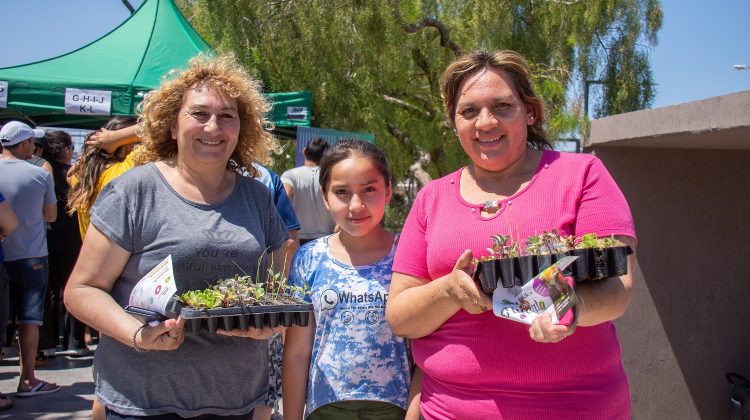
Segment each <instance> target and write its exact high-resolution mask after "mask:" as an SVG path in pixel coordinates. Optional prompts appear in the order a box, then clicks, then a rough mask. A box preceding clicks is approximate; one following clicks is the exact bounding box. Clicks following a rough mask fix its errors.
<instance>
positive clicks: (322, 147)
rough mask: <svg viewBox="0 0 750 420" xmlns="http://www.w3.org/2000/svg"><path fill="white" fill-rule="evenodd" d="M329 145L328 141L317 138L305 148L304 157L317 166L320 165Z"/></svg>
mask: <svg viewBox="0 0 750 420" xmlns="http://www.w3.org/2000/svg"><path fill="white" fill-rule="evenodd" d="M328 147H329V145H328V142H327V141H326V139H324V138H322V137H316V138H314V139H312V140H310V142H309V143H307V146H305V150H304V151H303V152H304V155H305V159H307V160H309V161H310V162H315V164H316V165H320V159H322V158H323V154H324V153H325V152H326V149H328Z"/></svg>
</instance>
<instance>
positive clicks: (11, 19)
mask: <svg viewBox="0 0 750 420" xmlns="http://www.w3.org/2000/svg"><path fill="white" fill-rule="evenodd" d="M129 1H130V4H132V5H133V6H134V7H136V8H137V7H138V6H139V5H140V4H141V2H142V0H129ZM662 7H663V9H664V25H663V26H662V29H661V31H660V32H659V45H658V46H657V47H656V48H654V49H653V50H652V51H651V63H652V66H653V72H654V80H655V81H656V83H657V95H656V100H655V101H654V104H653V106H654V107H660V106H667V105H674V104H678V103H682V102H688V101H693V100H698V99H704V98H709V97H712V96H718V95H723V94H726V93H732V92H739V91H743V90H750V70H741V71H738V70H735V69H734V68H733V67H732V66H733V65H734V64H747V65H750V0H713V1H708V0H663V1H662ZM0 8H1V10H2V15H3V33H4V34H5V36H4V40H3V42H2V47H1V48H0V67H8V66H12V65H18V64H25V63H29V62H33V61H38V60H42V59H45V58H49V57H54V56H57V55H60V54H64V53H66V52H69V51H71V50H74V49H76V48H79V47H81V46H83V45H85V44H87V43H89V42H91V41H94V40H96V39H97V38H99V37H100V36H102V35H104V34H105V33H107V32H109V31H110V30H112V29H113V28H115V27H116V26H117V25H118V24H119V23H120V22H122V21H123V20H124V19H126V18H127V17H128V15H129V11H128V9H127V8H126V7H125V6H124V5H123V3H122V0H64V1H61V0H2V2H1V3H0ZM9 34H14V35H9ZM10 39H13V41H9V40H10Z"/></svg>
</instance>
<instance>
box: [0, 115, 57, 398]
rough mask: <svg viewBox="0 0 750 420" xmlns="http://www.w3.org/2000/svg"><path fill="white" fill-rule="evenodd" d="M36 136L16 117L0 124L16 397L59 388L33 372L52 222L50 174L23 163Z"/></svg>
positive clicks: (54, 208)
mask: <svg viewBox="0 0 750 420" xmlns="http://www.w3.org/2000/svg"><path fill="white" fill-rule="evenodd" d="M41 136H44V130H40V129H33V128H31V127H29V126H28V125H26V124H24V123H22V122H19V121H11V122H9V123H7V124H5V125H4V126H3V128H2V129H0V142H1V143H2V145H3V154H2V157H0V192H1V193H2V194H3V195H4V196H5V197H6V198H7V199H8V202H9V203H10V206H11V208H12V209H13V212H14V213H16V215H17V216H18V227H17V229H16V230H15V231H14V232H13V233H11V234H10V235H8V237H7V238H6V239H5V242H4V243H3V250H4V251H5V268H6V270H7V272H8V277H9V279H10V300H11V302H12V304H13V305H14V306H15V308H16V315H17V323H18V324H19V334H18V347H19V352H20V354H21V357H20V359H21V375H20V378H19V383H18V389H17V391H18V392H17V393H16V396H17V397H33V396H36V395H42V394H49V393H51V392H55V391H59V390H60V386H59V385H57V384H53V383H47V382H45V381H43V380H41V379H38V378H37V377H36V376H35V375H34V367H35V366H34V359H35V357H36V353H37V347H38V343H39V326H41V325H42V322H43V319H44V296H45V294H46V291H47V281H48V276H49V265H48V261H47V238H46V229H45V225H44V223H45V222H50V223H51V222H54V221H55V219H56V218H57V205H56V203H57V199H56V197H55V189H54V186H53V184H52V176H51V175H50V174H49V172H47V171H45V170H44V169H42V168H40V167H38V166H34V165H32V164H30V163H28V162H26V159H29V158H30V157H31V156H32V154H33V152H34V138H35V137H41Z"/></svg>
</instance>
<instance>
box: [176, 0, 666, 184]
mask: <svg viewBox="0 0 750 420" xmlns="http://www.w3.org/2000/svg"><path fill="white" fill-rule="evenodd" d="M178 4H179V5H180V7H181V8H182V10H183V13H184V14H185V15H186V16H187V17H188V19H190V20H191V23H192V24H193V26H195V28H196V29H197V30H198V31H199V32H200V33H201V34H202V35H203V36H204V37H205V39H206V40H207V41H208V42H209V43H210V44H211V45H212V46H214V47H215V48H216V49H217V50H219V51H222V52H224V51H233V52H234V53H235V54H236V55H237V56H238V58H239V59H240V60H241V62H242V63H243V64H245V65H246V66H247V67H248V68H249V69H250V70H251V71H252V72H253V73H254V74H255V75H256V76H257V77H259V78H260V79H261V80H263V82H264V83H265V87H266V89H268V90H269V91H278V92H281V91H294V90H310V91H312V92H313V109H314V115H315V125H318V126H320V127H328V128H336V129H341V130H347V131H367V132H371V133H375V135H376V137H377V139H378V144H380V145H381V146H382V147H383V148H384V149H385V150H386V151H387V153H388V157H389V159H390V161H391V164H392V165H393V167H394V172H395V173H396V174H397V176H400V177H403V176H404V175H405V174H406V172H407V169H408V167H409V166H410V165H411V164H412V163H413V162H414V161H416V160H417V159H418V157H419V153H420V152H426V153H429V154H430V157H431V159H432V161H431V164H430V166H429V168H428V171H429V172H430V173H431V174H432V175H433V176H439V175H444V174H446V173H448V172H450V171H453V170H455V169H456V168H457V167H459V166H460V165H462V164H465V163H466V162H465V157H464V154H463V153H461V151H460V145H459V144H458V142H457V140H456V139H455V135H454V134H453V133H452V132H451V130H449V129H448V127H447V126H446V124H445V115H444V113H443V111H442V102H441V97H440V77H441V74H442V71H443V69H445V67H446V66H447V64H448V63H449V62H450V61H451V60H453V59H454V58H455V57H456V56H457V54H460V53H461V52H466V51H471V50H475V49H486V50H492V49H513V50H516V51H518V52H520V53H521V54H523V55H524V56H525V57H526V58H527V59H528V60H529V62H530V64H531V65H532V69H533V73H534V79H533V82H534V86H535V88H536V90H537V93H538V94H539V95H540V96H541V97H543V98H544V99H545V102H546V105H547V108H548V111H549V116H548V122H547V126H546V127H547V130H548V133H549V134H550V137H551V138H553V139H554V138H555V137H556V136H559V135H561V134H564V133H570V132H572V131H574V130H576V129H577V128H578V127H579V121H580V120H581V118H580V117H581V115H580V114H581V112H580V110H581V106H580V102H581V100H579V98H580V97H581V96H582V94H583V92H578V91H576V90H577V89H578V90H581V88H580V86H583V85H584V83H583V81H585V80H601V81H603V82H604V84H603V85H602V86H603V88H602V89H601V91H602V94H601V95H600V96H599V97H598V98H597V100H596V101H594V109H595V113H596V115H597V116H603V115H609V114H614V113H620V112H627V111H632V110H636V109H641V108H644V107H647V106H649V104H650V103H651V101H652V98H653V96H654V85H653V81H652V76H651V70H650V66H649V63H648V60H647V58H648V51H649V48H650V46H653V45H654V44H655V43H656V33H657V31H658V30H659V28H660V27H661V24H662V11H661V6H660V4H659V2H658V1H657V0H567V1H563V0H453V1H447V0H335V1H334V0H330V1H328V0H241V1H240V0H182V1H180V2H178Z"/></svg>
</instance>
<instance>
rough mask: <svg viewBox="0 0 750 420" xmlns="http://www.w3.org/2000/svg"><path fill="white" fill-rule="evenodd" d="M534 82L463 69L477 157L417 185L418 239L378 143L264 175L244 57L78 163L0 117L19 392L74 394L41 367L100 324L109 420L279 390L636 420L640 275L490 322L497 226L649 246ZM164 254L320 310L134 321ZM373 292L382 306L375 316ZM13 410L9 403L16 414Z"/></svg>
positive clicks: (240, 406)
mask: <svg viewBox="0 0 750 420" xmlns="http://www.w3.org/2000/svg"><path fill="white" fill-rule="evenodd" d="M530 77H531V70H530V68H529V66H528V64H527V63H526V61H525V60H524V59H523V57H521V56H520V55H518V54H517V53H515V52H512V51H496V52H492V53H486V52H476V53H470V54H466V55H464V56H462V57H460V58H458V59H457V60H455V61H454V62H453V63H452V64H451V65H450V66H449V67H448V69H447V70H446V71H445V73H444V76H443V81H442V93H443V99H444V105H445V111H446V117H447V124H448V126H450V127H451V128H453V130H454V133H455V136H456V137H457V139H458V140H457V141H459V142H460V144H461V146H462V148H463V150H464V152H465V153H466V155H467V157H468V160H467V161H468V162H469V164H468V165H467V166H465V167H463V168H461V169H459V170H458V171H456V172H454V173H452V174H449V175H447V176H445V177H443V178H440V179H438V180H435V181H433V182H431V183H429V184H428V185H427V186H425V188H424V189H423V190H422V191H421V192H420V193H419V194H418V196H417V199H416V201H415V202H414V205H413V207H412V209H411V211H410V213H409V216H408V218H407V220H406V224H405V225H404V227H403V231H402V232H390V231H388V230H387V229H385V228H384V227H383V226H384V224H383V218H384V215H385V209H386V206H387V205H388V203H389V202H390V200H391V197H392V194H393V190H392V183H393V176H392V174H391V171H390V168H389V165H388V162H387V159H386V156H385V154H384V153H383V151H382V150H381V149H380V148H378V147H377V146H376V145H375V144H373V143H368V142H365V141H359V140H343V141H339V142H336V143H335V144H328V142H326V141H325V140H324V139H314V140H312V141H310V142H309V143H308V144H307V145H306V147H305V148H304V152H303V154H304V164H303V165H302V166H300V167H297V168H294V169H290V170H287V171H285V172H283V173H282V175H281V176H279V175H277V174H276V173H274V172H273V170H271V169H269V167H268V166H267V165H268V164H269V162H270V159H271V157H272V154H273V153H274V152H276V151H277V150H278V143H277V140H276V139H275V138H274V137H273V136H272V135H271V133H270V132H269V131H268V128H269V127H270V126H272V124H271V123H270V122H269V121H267V120H266V113H267V112H268V111H269V109H270V105H269V104H268V103H267V102H266V99H265V98H264V96H263V95H262V94H261V89H260V83H259V82H258V81H257V80H255V79H254V78H252V77H251V76H250V75H249V74H248V73H247V72H246V71H245V70H244V69H243V68H242V67H241V66H240V65H239V64H238V63H237V61H236V59H235V58H234V57H232V56H231V55H223V56H219V57H211V58H209V57H204V56H198V57H196V58H194V59H193V60H191V62H190V64H189V66H188V68H187V69H185V70H182V71H179V72H175V73H173V74H172V75H171V78H169V79H167V80H165V81H164V82H163V84H162V86H161V87H159V88H158V89H156V90H155V91H152V92H151V93H149V95H147V96H146V98H145V99H144V102H143V104H142V109H141V112H140V115H139V117H138V118H137V119H136V118H132V117H131V118H124V117H117V118H114V119H113V120H112V121H110V122H109V123H108V124H107V125H106V126H105V127H103V128H102V129H101V130H99V131H96V132H93V133H91V134H90V135H89V136H87V138H86V140H85V144H84V146H83V149H82V150H81V153H80V157H79V158H78V160H77V161H76V162H75V163H74V162H72V157H73V143H72V141H71V138H70V136H69V135H67V134H66V133H65V132H62V131H50V132H47V133H45V132H44V131H42V130H40V129H34V128H31V127H30V126H28V125H26V124H24V123H22V122H18V121H13V122H8V123H6V124H5V125H4V126H3V127H2V129H1V131H0V141H1V142H2V146H3V152H2V158H0V238H2V239H3V247H2V251H3V253H4V255H3V253H0V261H4V262H3V264H2V265H0V293H1V294H2V295H1V296H0V298H2V299H0V340H3V339H5V338H6V337H8V338H10V339H13V338H14V334H15V333H14V332H13V333H7V334H6V333H5V331H3V330H2V329H5V327H6V325H17V328H18V333H17V341H18V347H19V354H20V358H19V360H20V376H19V383H18V389H17V391H18V392H17V393H16V394H15V396H17V397H32V396H36V395H44V394H49V393H53V392H56V391H59V390H60V386H59V385H57V384H54V383H49V382H46V381H45V380H43V379H41V378H39V377H37V375H36V373H35V366H36V365H37V364H43V363H44V362H45V357H48V356H49V354H45V350H46V349H54V348H56V347H57V346H62V347H63V348H64V349H66V350H67V351H68V352H69V354H70V355H72V356H81V355H87V354H89V352H90V351H91V350H90V349H89V347H88V346H87V345H88V344H89V343H91V342H92V341H89V340H93V337H95V336H96V335H97V332H98V342H97V348H96V351H95V358H94V365H93V375H94V378H95V383H96V401H95V403H94V406H93V408H92V413H93V417H94V418H95V419H104V418H106V419H136V418H138V419H140V418H157V419H175V420H176V419H180V418H186V417H199V418H201V419H213V418H226V419H256V420H268V419H271V418H272V416H273V415H274V413H278V412H279V405H280V401H282V397H283V412H284V417H285V418H288V419H293V420H297V419H303V418H309V419H374V418H377V419H384V420H389V419H414V420H416V419H454V418H461V419H473V418H482V419H485V418H514V419H515V418H518V419H526V418H528V419H530V418H542V417H551V416H556V417H562V418H591V419H598V418H622V419H625V418H629V416H630V397H629V393H628V386H627V378H626V377H625V373H624V370H623V368H622V364H621V361H620V353H619V343H618V341H617V336H616V333H615V331H614V326H613V325H612V320H614V319H616V318H617V317H619V316H621V315H622V314H623V313H624V311H625V309H626V308H627V306H628V304H629V301H630V296H631V294H632V276H631V275H629V274H628V275H624V276H620V277H612V278H608V279H606V280H603V281H601V282H596V283H593V284H585V285H581V286H579V287H576V292H577V293H578V295H579V296H581V299H580V300H579V301H578V304H577V305H576V307H575V316H574V317H572V319H574V320H573V321H572V322H567V323H559V324H556V323H553V322H552V321H551V320H550V319H549V317H544V316H540V317H539V318H537V319H536V320H535V321H534V322H533V323H532V324H531V327H530V328H529V327H524V326H523V325H521V324H516V323H512V322H510V321H508V320H504V319H501V318H498V317H495V316H494V315H493V313H492V311H491V308H492V298H491V297H490V296H488V295H486V294H484V293H483V292H482V290H481V288H480V287H479V286H478V285H477V283H475V282H474V280H473V279H472V276H471V274H472V266H471V262H472V259H473V257H474V256H479V255H481V254H482V253H483V252H484V251H483V250H484V249H485V248H486V244H487V241H488V238H489V236H490V234H492V233H497V232H503V231H507V230H508V229H516V230H518V229H520V232H518V231H516V233H517V234H530V233H534V232H539V231H540V230H551V229H557V230H558V231H560V232H562V233H564V234H568V235H582V234H584V233H589V232H595V233H597V234H599V235H614V236H616V237H617V238H619V239H621V240H622V241H623V242H625V243H627V244H628V245H630V246H631V247H633V248H635V231H634V228H633V221H632V217H631V215H630V210H629V208H628V205H627V203H626V201H625V199H624V197H623V195H622V193H621V192H620V190H619V189H618V187H617V185H616V184H615V183H614V181H613V180H612V178H611V177H610V176H609V174H608V172H607V170H606V168H604V166H603V165H602V164H601V162H600V161H599V160H598V159H597V158H595V157H593V156H588V155H575V154H566V153H561V152H555V151H553V150H552V147H551V145H550V143H549V141H548V140H547V138H546V137H545V134H544V128H543V124H544V120H545V111H544V104H543V101H542V99H541V98H539V97H538V96H536V94H535V93H534V91H533V89H532V87H531V83H530ZM446 141H455V140H452V139H446ZM562 181H564V182H562ZM487 203H491V204H492V205H489V206H488V204H487ZM186 221H190V226H191V229H186V228H185V227H186V226H185V223H186ZM167 255H171V256H172V258H173V266H174V274H175V278H176V279H177V286H178V289H179V292H184V291H187V290H193V289H202V288H203V287H204V286H205V284H206V282H207V281H209V280H210V279H216V278H227V277H232V276H234V275H236V274H237V272H236V269H235V267H236V264H238V263H239V264H240V265H241V267H242V269H243V271H244V272H251V273H252V272H256V270H261V271H264V270H265V268H266V267H271V268H272V269H273V270H274V271H275V272H280V273H284V275H288V277H289V284H290V285H293V286H298V288H299V289H300V290H302V289H304V290H308V291H309V294H307V295H304V296H300V297H301V298H303V299H305V300H306V301H307V302H310V303H312V305H313V314H312V315H313V316H312V319H311V321H310V323H309V325H308V326H306V327H300V326H292V327H289V328H284V327H276V328H271V327H268V326H266V327H263V328H262V329H256V328H252V327H250V328H248V329H247V330H246V331H242V330H240V329H234V330H229V331H224V330H221V329H219V330H217V333H208V332H189V331H186V329H185V320H184V319H183V318H181V317H178V318H177V319H167V320H164V321H161V322H158V323H142V322H140V321H139V320H137V319H136V318H134V317H132V316H130V315H129V314H128V313H127V312H126V311H125V310H124V307H125V306H126V305H127V304H128V298H129V296H130V293H131V290H132V289H133V287H134V285H135V284H136V283H137V282H138V281H139V280H140V279H141V278H142V277H143V276H144V275H145V274H147V273H148V272H149V271H150V270H151V269H152V268H153V267H154V266H156V265H157V264H158V263H159V262H160V261H162V260H163V259H164V258H165V257H166V256H167ZM207 255H208V256H209V257H206V256H207ZM3 257H4V260H3ZM206 258H213V261H212V262H214V263H215V264H206V261H205V260H206ZM632 258H633V257H630V260H629V265H630V266H631V268H632V264H633V259H632ZM208 266H211V267H213V269H212V270H211V272H206V271H205V269H198V268H199V267H208ZM217 267H218V268H217ZM631 271H632V270H629V271H628V272H631ZM341 296H354V298H352V299H350V300H344V299H342V298H340V297H341ZM357 296H360V297H363V296H373V297H377V296H380V298H379V299H377V298H373V299H371V300H368V302H369V303H368V305H367V306H366V307H363V306H362V305H357V304H356V303H357V302H358V301H359V300H358V298H357ZM368 299H369V298H368ZM63 302H64V305H63ZM584 302H585V303H584ZM66 309H67V310H66ZM566 319H568V318H566ZM61 326H62V327H61ZM9 331H15V330H14V329H10V330H9ZM86 331H88V332H89V334H87V333H86ZM89 337H91V338H89ZM0 344H3V343H0ZM6 344H7V343H6ZM591 360H597V361H598V362H597V363H595V364H592V363H591ZM146 377H148V378H149V380H148V381H144V380H143V378H146ZM282 390H283V393H282ZM227 391H230V392H227ZM11 405H12V400H11V399H10V398H9V397H8V396H4V395H0V410H3V409H7V408H10V406H11Z"/></svg>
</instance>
